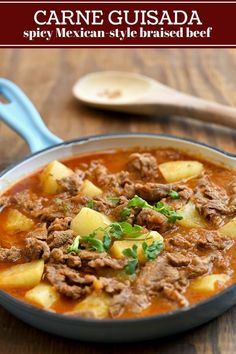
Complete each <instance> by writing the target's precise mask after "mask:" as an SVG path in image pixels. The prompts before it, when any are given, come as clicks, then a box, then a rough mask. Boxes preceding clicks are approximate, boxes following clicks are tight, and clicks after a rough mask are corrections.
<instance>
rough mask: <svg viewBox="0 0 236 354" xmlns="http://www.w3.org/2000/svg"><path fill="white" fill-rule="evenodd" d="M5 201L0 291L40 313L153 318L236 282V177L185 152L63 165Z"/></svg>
mask: <svg viewBox="0 0 236 354" xmlns="http://www.w3.org/2000/svg"><path fill="white" fill-rule="evenodd" d="M0 202H1V211H0V235H1V237H0V288H1V289H3V290H5V291H7V292H8V293H10V294H11V295H13V296H14V297H16V298H18V299H21V300H23V301H26V302H28V303H31V304H33V305H35V306H38V307H40V308H44V309H47V310H50V311H55V312H58V313H64V314H67V315H73V316H83V317H89V318H98V319H102V318H128V317H141V316H148V315H153V314H160V313H164V312H168V311H173V310H176V309H180V308H184V307H187V306H189V305H191V304H193V303H197V302H199V301H201V300H203V299H206V298H208V297H210V296H212V295H214V294H216V293H218V292H219V291H221V290H223V289H224V288H226V287H228V286H229V285H231V284H233V283H235V282H236V246H235V241H234V240H235V238H236V218H235V215H236V173H235V172H234V171H232V170H229V169H227V168H224V167H220V166H216V165H214V164H212V163H209V162H206V161H204V160H202V159H199V158H196V157H191V156H187V155H185V154H183V153H182V152H179V151H177V150H174V149H158V150H145V149H143V150H141V149H133V150H111V151H104V152H99V153H91V154H89V155H81V156H78V157H72V158H70V159H67V160H65V161H62V162H59V161H53V162H51V163H50V164H49V165H47V166H46V167H45V168H44V169H42V170H40V171H37V172H35V173H34V174H32V175H30V176H28V177H26V178H24V179H22V180H21V181H19V182H18V183H16V184H15V185H14V186H12V187H11V188H10V189H9V190H7V191H6V192H5V193H4V194H3V195H2V196H1V199H0Z"/></svg>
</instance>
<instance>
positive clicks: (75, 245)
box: [67, 236, 80, 253]
mask: <svg viewBox="0 0 236 354" xmlns="http://www.w3.org/2000/svg"><path fill="white" fill-rule="evenodd" d="M79 244H80V236H76V238H75V239H74V241H73V243H72V244H71V245H70V246H68V248H67V252H68V253H71V252H74V253H79V252H80V248H79Z"/></svg>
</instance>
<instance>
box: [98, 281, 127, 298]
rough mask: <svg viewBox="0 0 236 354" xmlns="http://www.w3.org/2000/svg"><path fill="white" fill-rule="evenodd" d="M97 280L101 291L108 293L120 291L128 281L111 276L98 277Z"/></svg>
mask: <svg viewBox="0 0 236 354" xmlns="http://www.w3.org/2000/svg"><path fill="white" fill-rule="evenodd" d="M99 282H100V284H101V287H102V289H103V291H105V292H106V293H108V294H115V293H119V292H121V291H122V290H123V289H124V288H125V287H126V286H128V285H129V282H126V283H123V282H121V281H118V280H116V279H113V278H105V277H100V278H99Z"/></svg>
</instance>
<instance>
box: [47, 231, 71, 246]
mask: <svg viewBox="0 0 236 354" xmlns="http://www.w3.org/2000/svg"><path fill="white" fill-rule="evenodd" d="M73 239H74V232H73V231H72V230H65V231H53V232H51V233H50V235H49V236H48V239H47V243H48V245H49V247H50V248H51V249H52V248H59V247H62V246H65V245H69V244H71V243H72V242H73Z"/></svg>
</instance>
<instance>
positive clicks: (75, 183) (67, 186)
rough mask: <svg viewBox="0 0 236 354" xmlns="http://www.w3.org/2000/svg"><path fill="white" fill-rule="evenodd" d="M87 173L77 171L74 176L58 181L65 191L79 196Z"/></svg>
mask: <svg viewBox="0 0 236 354" xmlns="http://www.w3.org/2000/svg"><path fill="white" fill-rule="evenodd" d="M84 177H85V173H84V171H82V170H79V169H77V170H75V172H74V173H73V174H71V175H70V176H68V177H65V178H62V179H60V180H58V181H57V183H58V184H59V185H60V186H61V188H62V189H63V190H64V191H68V192H69V193H70V194H72V195H73V194H77V193H78V192H79V190H80V188H81V186H82V184H83V180H84Z"/></svg>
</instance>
